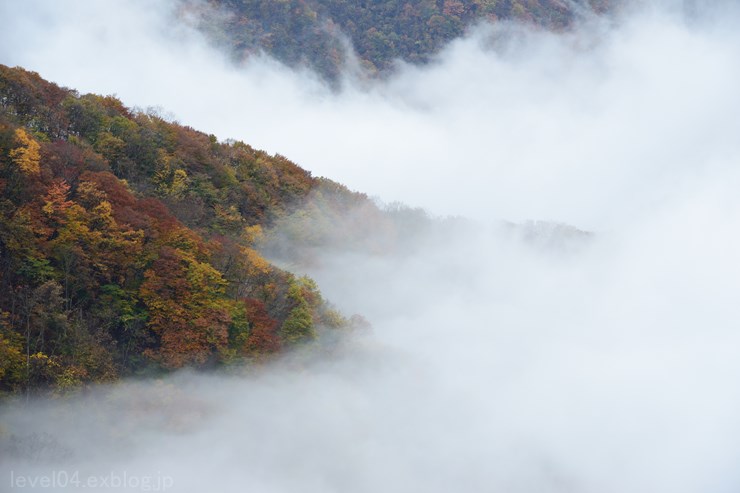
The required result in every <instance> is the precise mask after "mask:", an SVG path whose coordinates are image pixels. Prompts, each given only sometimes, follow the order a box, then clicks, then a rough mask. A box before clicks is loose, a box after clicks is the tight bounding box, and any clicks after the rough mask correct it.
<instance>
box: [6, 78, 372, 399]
mask: <svg viewBox="0 0 740 493" xmlns="http://www.w3.org/2000/svg"><path fill="white" fill-rule="evenodd" d="M327 186H330V188H332V187H333V189H334V190H335V192H336V193H338V194H339V195H343V196H346V197H353V196H354V197H356V198H357V199H358V200H366V199H365V198H364V196H362V195H359V194H354V195H353V194H351V193H349V192H348V191H347V190H346V189H344V188H343V187H341V186H339V185H336V184H332V183H331V182H329V181H327V180H323V179H322V180H320V179H316V178H314V177H312V176H311V174H310V173H309V172H307V171H305V170H303V169H301V168H300V167H298V166H297V165H295V164H294V163H292V162H290V161H289V160H288V159H286V158H284V157H282V156H279V155H277V156H270V155H268V154H266V153H264V152H262V151H258V150H255V149H253V148H252V147H250V146H249V145H247V144H244V143H242V142H228V143H219V142H218V141H217V139H216V138H215V137H214V136H212V135H207V134H204V133H201V132H198V131H195V130H193V129H192V128H188V127H185V126H182V125H179V124H177V123H173V122H169V121H166V120H165V119H163V118H161V117H160V116H157V115H156V114H151V113H144V112H139V111H132V110H130V109H128V108H126V107H125V106H124V105H123V104H122V103H121V102H120V101H119V100H117V99H116V98H114V97H110V96H106V97H103V96H97V95H92V94H86V95H80V94H78V93H77V92H75V91H73V90H69V89H65V88H61V87H58V86H57V85H55V84H53V83H49V82H47V81H45V80H43V79H42V78H41V77H40V76H39V75H38V74H36V73H33V72H28V71H26V70H23V69H21V68H9V67H6V66H2V65H0V194H1V198H0V391H2V392H17V391H22V390H24V389H50V390H52V391H55V392H61V391H64V390H65V389H68V388H75V387H78V386H80V385H84V384H85V383H88V382H100V381H111V380H114V379H117V378H119V377H120V376H123V375H132V374H151V373H156V372H161V371H167V370H171V369H177V368H181V367H184V366H191V367H200V368H202V367H214V366H223V365H229V364H237V363H241V362H244V361H250V360H254V359H257V360H260V359H263V358H265V357H267V356H268V355H270V354H273V353H277V352H280V351H281V350H284V349H286V348H290V347H291V346H294V345H297V344H301V343H303V342H305V341H310V340H313V339H315V338H316V337H317V334H318V333H320V332H321V330H322V329H323V328H328V329H331V328H340V327H344V326H347V324H348V322H347V320H345V319H344V318H343V317H342V316H340V315H339V314H338V313H337V312H336V311H334V310H332V309H331V308H330V307H329V306H328V305H327V304H326V303H325V302H324V300H323V299H322V297H321V294H320V293H319V291H318V288H317V286H316V285H315V283H313V281H311V280H310V279H308V278H298V277H296V276H294V275H292V274H290V273H288V272H286V271H284V270H281V269H279V268H277V267H275V266H274V265H272V264H271V263H270V262H268V261H267V260H265V259H264V258H263V257H262V256H261V255H260V253H258V251H257V250H256V249H255V244H256V243H257V242H259V241H260V239H261V236H262V235H263V228H266V227H269V226H270V225H271V224H273V223H275V222H276V221H278V220H280V219H281V218H282V217H287V216H288V215H290V214H293V213H295V211H296V210H297V208H298V207H299V206H301V205H302V204H303V203H304V201H305V199H306V198H307V197H308V196H309V194H312V193H313V194H315V192H316V191H317V190H319V189H320V188H322V187H323V188H326V187H327Z"/></svg>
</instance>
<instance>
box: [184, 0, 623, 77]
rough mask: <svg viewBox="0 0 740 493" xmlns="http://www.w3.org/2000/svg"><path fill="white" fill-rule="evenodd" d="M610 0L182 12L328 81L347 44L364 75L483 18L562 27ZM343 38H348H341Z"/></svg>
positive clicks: (246, 6) (308, 2) (252, 1)
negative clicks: (580, 13) (362, 67)
mask: <svg viewBox="0 0 740 493" xmlns="http://www.w3.org/2000/svg"><path fill="white" fill-rule="evenodd" d="M614 3H616V1H615V0H574V1H563V0H362V1H357V0H280V1H275V0H209V1H208V2H206V3H200V2H193V1H190V0H187V1H186V2H185V3H184V5H185V7H184V8H183V13H185V14H187V18H188V19H191V20H192V19H194V20H195V22H196V24H197V25H198V27H200V28H201V29H202V30H203V31H204V32H205V33H206V34H207V35H209V36H210V37H211V39H213V40H215V41H216V42H217V43H218V44H220V45H222V46H224V47H226V48H227V49H229V50H231V51H232V53H233V54H234V55H235V56H236V57H237V58H241V57H245V56H248V55H249V54H251V53H254V52H258V51H264V52H266V53H268V54H269V55H271V56H273V57H275V58H276V59H278V60H280V61H282V62H283V63H286V64H287V65H289V66H293V67H295V66H300V65H306V66H309V67H311V68H313V69H314V70H316V72H317V73H319V74H320V75H321V76H322V77H324V78H325V79H327V80H330V81H333V80H336V78H337V77H338V76H339V74H340V73H341V71H342V69H343V68H345V67H346V66H347V63H348V60H347V50H346V48H347V46H346V45H347V43H346V42H345V39H347V40H348V41H349V44H350V45H351V47H352V48H353V49H354V51H355V52H356V54H357V55H358V57H359V59H360V61H361V64H362V65H363V66H364V68H365V69H366V70H367V71H368V72H369V73H371V74H372V73H378V72H380V73H383V72H386V71H388V70H390V69H391V68H392V67H393V63H394V60H396V59H400V60H404V61H407V62H410V63H424V62H426V61H428V60H429V59H430V57H431V56H432V55H434V54H435V53H436V52H438V51H439V50H440V48H442V47H443V46H444V45H445V44H447V43H449V42H450V41H452V40H453V39H455V38H458V37H460V36H462V35H463V34H464V33H465V32H466V30H467V29H468V28H469V27H470V26H471V25H473V24H475V23H477V22H480V21H482V20H488V21H498V20H521V21H525V22H529V23H533V24H536V25H540V26H544V27H546V28H550V29H565V28H567V27H568V26H570V25H571V24H572V23H573V21H574V20H575V18H576V16H577V14H578V12H585V11H595V12H604V11H606V10H607V9H609V8H610V6H611V5H612V4H614ZM345 37H346V38H345Z"/></svg>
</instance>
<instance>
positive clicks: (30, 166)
mask: <svg viewBox="0 0 740 493" xmlns="http://www.w3.org/2000/svg"><path fill="white" fill-rule="evenodd" d="M15 141H16V143H17V147H16V148H15V149H13V150H11V151H10V158H11V159H12V160H13V163H15V165H16V166H18V168H20V170H21V171H22V172H23V173H24V174H27V175H38V174H39V171H40V167H39V161H40V160H41V154H40V153H39V150H40V149H41V146H40V145H39V143H38V142H36V141H35V140H33V139H32V138H31V137H30V136H29V135H28V134H27V133H26V131H25V130H23V129H22V128H19V129H17V130H16V131H15Z"/></svg>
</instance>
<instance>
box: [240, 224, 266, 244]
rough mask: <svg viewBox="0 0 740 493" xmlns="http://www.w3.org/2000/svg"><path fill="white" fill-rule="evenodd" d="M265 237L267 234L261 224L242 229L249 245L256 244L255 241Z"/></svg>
mask: <svg viewBox="0 0 740 493" xmlns="http://www.w3.org/2000/svg"><path fill="white" fill-rule="evenodd" d="M264 237H265V234H264V232H263V231H262V226H260V225H259V224H255V225H254V226H246V227H245V228H244V230H243V231H242V239H243V240H244V242H245V243H246V244H247V245H254V244H255V243H258V242H260V241H262V239H263V238H264Z"/></svg>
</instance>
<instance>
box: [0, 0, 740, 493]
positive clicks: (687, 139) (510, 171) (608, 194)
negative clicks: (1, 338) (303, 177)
mask: <svg viewBox="0 0 740 493" xmlns="http://www.w3.org/2000/svg"><path fill="white" fill-rule="evenodd" d="M175 11H176V4H172V3H169V2H160V3H158V4H157V6H153V5H151V4H150V3H147V2H143V1H131V2H112V1H101V2H97V1H96V2H84V1H69V2H66V1H65V2H55V1H51V0H49V1H36V0H34V1H30V2H23V4H22V5H21V4H20V3H18V2H12V1H10V0H0V63H2V64H5V65H10V66H14V65H20V66H23V67H24V68H26V69H28V70H33V71H37V72H39V73H40V74H41V76H42V77H45V78H46V79H49V80H51V81H54V82H56V83H58V84H60V85H63V86H67V87H70V88H75V89H77V90H79V91H80V92H88V91H90V92H94V93H98V94H114V93H115V94H117V96H118V97H119V98H120V99H121V100H122V101H123V102H124V103H125V104H127V105H132V106H140V107H148V106H158V107H159V108H161V109H160V110H158V111H159V112H160V113H161V114H164V115H166V117H167V118H171V119H174V120H177V121H179V122H180V123H182V124H184V125H189V126H192V127H194V128H196V129H198V130H202V131H205V132H213V133H214V134H215V135H216V136H217V137H218V139H220V140H222V141H225V140H226V139H231V138H234V139H242V140H244V141H245V142H248V143H249V144H251V145H253V146H255V147H257V148H261V149H265V150H267V151H268V152H271V153H280V154H281V155H285V156H287V157H288V158H290V159H291V160H293V161H295V162H296V163H298V164H299V165H300V166H302V167H303V168H305V169H307V170H309V171H310V172H311V173H313V174H314V175H316V176H326V177H328V178H330V179H332V180H336V181H337V182H341V183H343V184H344V185H346V186H347V187H349V188H350V189H352V190H358V191H360V192H363V193H367V194H368V195H370V196H371V197H373V201H359V202H358V203H356V204H355V205H353V206H346V207H344V208H341V209H331V210H329V209H330V208H328V207H327V205H326V204H327V201H328V200H331V198H330V196H329V194H327V195H326V197H322V196H317V195H313V196H311V197H310V198H309V201H308V202H307V203H306V204H304V205H303V206H302V207H301V208H300V209H299V210H297V211H295V212H294V213H292V214H286V215H285V217H281V218H280V219H279V220H276V221H275V222H274V224H273V225H272V226H273V227H272V229H271V230H269V231H267V232H266V237H265V239H264V241H263V242H262V243H261V244H260V248H261V249H262V250H261V251H262V253H263V254H264V255H265V257H266V258H268V259H270V260H272V261H274V262H275V263H276V264H277V265H280V266H282V267H284V268H285V269H287V270H289V271H292V272H294V273H296V274H308V275H309V276H310V277H311V278H312V279H314V280H315V281H316V282H317V284H318V286H319V287H320V288H321V292H322V294H323V296H324V297H325V298H326V299H327V300H329V301H331V302H332V303H333V304H334V306H335V307H336V308H337V309H338V310H339V311H341V312H342V313H344V314H346V315H352V314H358V315H360V316H361V317H362V319H361V320H364V321H363V322H362V323H360V324H359V325H358V326H357V327H355V328H354V330H352V331H347V332H346V333H341V334H335V333H329V334H325V337H319V339H318V340H317V341H316V342H313V343H311V344H308V345H306V346H305V347H302V348H299V349H296V350H294V351H292V352H289V353H287V354H284V355H282V356H280V357H277V358H275V359H274V360H271V361H269V362H266V363H264V364H259V365H255V366H250V367H247V368H240V369H238V370H232V371H209V372H198V371H193V370H187V369H185V370H181V371H178V372H175V373H172V374H170V375H165V376H161V377H157V378H138V379H126V380H123V381H121V382H119V383H114V384H109V385H98V386H91V387H89V388H86V389H85V390H83V391H80V392H79V393H78V394H76V395H74V396H73V397H58V396H57V397H47V398H33V397H31V398H30V399H26V398H25V397H16V398H8V399H7V400H5V401H2V402H1V403H0V459H2V460H0V490H1V491H14V490H16V489H23V488H20V487H18V486H17V482H16V483H14V482H13V481H14V479H13V478H16V479H17V478H18V477H23V478H39V477H41V476H44V475H47V476H50V475H54V474H56V478H57V480H58V479H59V475H58V472H59V471H64V473H65V474H68V475H70V476H71V475H72V474H73V473H77V474H78V477H79V479H80V480H82V481H84V480H85V479H86V478H96V477H97V478H106V479H108V480H109V481H108V484H103V486H102V487H100V490H104V489H106V487H107V488H110V489H121V490H124V491H129V490H130V491H148V490H160V491H161V490H169V491H178V492H179V491H182V492H190V491H192V492H198V491H219V492H231V491H234V492H236V491H259V492H262V491H265V492H272V491H274V492H287V491H301V492H327V491H329V492H334V491H336V492H339V491H352V492H354V491H356V492H377V491H390V492H408V491H429V492H442V491H501V492H523V493H524V492H527V493H529V492H612V491H613V492H625V491H630V492H655V491H666V492H677V493H678V492H725V491H726V492H731V491H737V489H738V487H740V473H739V472H738V469H737V463H738V460H740V420H739V419H738V415H740V387H739V386H738V383H737V382H738V380H739V379H740V362H739V360H738V358H737V350H738V348H739V347H740V332H738V327H739V326H740V304H738V302H737V298H738V294H739V293H740V195H738V189H740V166H738V164H740V139H738V135H740V95H739V94H738V92H737V89H736V87H738V86H740V64H739V63H738V60H740V34H738V30H737V26H738V23H739V22H740V12H738V10H737V9H736V8H735V7H734V6H733V5H732V4H731V2H726V3H721V2H719V3H715V4H713V6H712V8H705V7H702V6H701V5H699V4H698V2H697V3H690V2H634V4H625V5H624V6H623V7H622V8H620V9H619V10H618V11H617V12H614V13H612V14H610V15H609V16H597V15H584V16H583V18H582V19H579V20H578V22H577V23H576V25H575V26H574V27H573V28H572V29H571V30H565V31H563V32H561V33H552V32H549V31H546V30H544V29H542V28H535V27H531V26H529V27H527V26H526V25H520V24H515V23H504V22H502V23H497V24H495V25H487V24H481V25H480V26H478V27H477V28H474V29H472V30H471V31H470V32H469V33H468V35H467V36H466V37H465V38H462V39H459V40H456V41H454V42H453V43H452V44H450V45H449V46H448V47H447V48H445V49H444V50H443V51H442V52H441V53H440V54H439V55H437V56H436V57H435V58H434V59H433V60H432V61H431V62H430V63H429V64H426V65H418V66H417V65H409V64H405V63H401V64H400V65H399V68H398V70H397V71H396V72H394V73H393V74H391V75H389V76H388V77H386V78H382V79H367V78H363V77H362V76H361V75H358V74H357V73H347V74H345V75H343V78H342V80H341V84H340V86H339V87H338V88H337V87H333V88H332V87H328V86H326V85H325V84H324V83H323V82H322V81H321V79H320V78H319V77H318V76H316V75H315V74H312V73H311V71H310V70H309V69H304V70H296V69H289V68H287V67H285V66H283V65H281V64H280V63H278V62H276V61H274V60H271V59H269V58H267V57H266V56H256V57H254V58H251V59H248V60H246V61H243V62H240V63H239V64H234V63H233V61H232V60H231V59H230V58H229V56H228V55H227V54H224V53H222V52H221V51H219V50H218V49H217V47H214V46H213V45H211V44H210V43H209V41H208V40H207V39H206V38H205V37H204V35H203V34H201V33H199V32H198V31H197V30H195V29H194V28H193V27H192V25H190V24H188V23H186V22H185V23H183V22H180V21H179V20H178V21H176V20H174V19H177V17H176V16H175ZM327 197H328V198H327ZM398 202H403V203H404V204H408V205H409V207H407V206H404V205H399V204H398ZM417 207H418V209H417ZM338 211H340V212H341V214H340V212H338ZM337 214H339V215H337ZM365 321H366V322H365ZM124 475H125V476H126V478H127V480H126V481H124V484H122V485H119V486H116V485H115V484H113V483H115V481H117V480H119V481H120V480H122V478H123V477H124ZM116 478H117V479H116ZM132 478H134V479H133V480H132ZM147 482H148V483H147ZM145 483H146V484H145ZM98 486H100V485H98ZM25 489H31V488H30V487H29V486H26V488H25ZM46 489H49V487H47V488H46ZM51 489H56V490H59V491H82V490H85V489H90V488H88V487H86V486H85V485H82V484H74V483H69V482H66V483H65V484H64V485H61V484H56V485H55V486H52V487H51Z"/></svg>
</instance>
